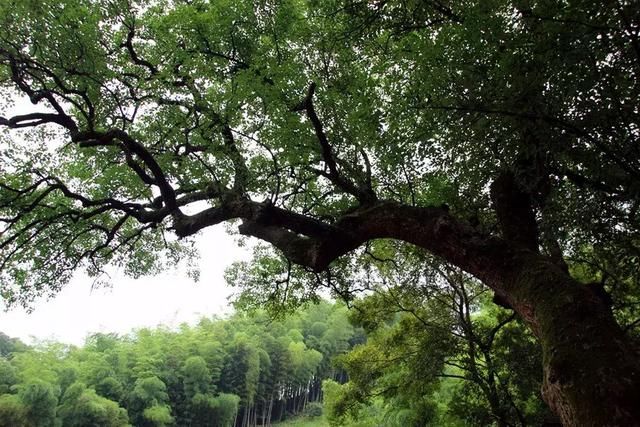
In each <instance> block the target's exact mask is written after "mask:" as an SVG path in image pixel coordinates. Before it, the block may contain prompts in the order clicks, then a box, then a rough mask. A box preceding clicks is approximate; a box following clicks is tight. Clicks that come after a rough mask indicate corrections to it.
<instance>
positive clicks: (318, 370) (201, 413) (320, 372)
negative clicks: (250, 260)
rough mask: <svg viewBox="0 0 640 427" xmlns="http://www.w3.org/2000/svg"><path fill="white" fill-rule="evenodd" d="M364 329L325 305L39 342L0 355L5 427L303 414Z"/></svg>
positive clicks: (242, 420) (114, 425)
mask: <svg viewBox="0 0 640 427" xmlns="http://www.w3.org/2000/svg"><path fill="white" fill-rule="evenodd" d="M363 339H364V338H363V335H362V333H361V332H359V331H358V330H357V329H355V328H354V327H352V326H351V325H350V323H349V322H348V320H347V317H346V309H345V307H344V306H340V305H330V304H327V303H322V304H320V305H316V306H311V307H309V308H308V309H306V310H304V311H298V312H297V313H296V314H293V315H290V316H288V317H287V318H285V319H282V320H279V321H278V320H273V319H270V318H269V317H267V316H265V315H264V314H263V313H262V314H261V313H256V314H254V315H251V316H250V315H241V314H237V315H234V316H232V317H231V318H229V319H227V320H219V319H215V318H214V319H206V318H204V319H202V320H201V321H200V323H199V324H198V325H197V326H194V327H189V326H186V325H184V326H182V327H180V329H179V330H175V331H172V330H168V329H164V328H159V329H153V330H150V329H142V330H138V331H137V332H135V333H133V334H131V335H128V336H117V335H113V334H95V335H92V336H90V337H89V338H88V339H87V341H86V343H85V345H84V346H83V347H81V348H78V347H74V346H66V345H62V344H57V343H46V342H45V343H41V344H39V345H37V346H36V347H33V348H27V347H26V346H24V345H23V346H20V347H17V348H14V349H13V351H12V352H11V353H8V354H6V355H3V356H2V357H0V426H6V427H21V426H24V427H33V426H42V427H47V426H63V427H67V426H69V427H72V426H79V427H80V426H83V427H84V426H89V425H91V426H103V427H120V426H126V425H135V426H169V425H178V426H194V427H196V426H203V427H204V426H209V427H230V426H238V427H243V426H249V425H251V426H254V425H270V424H271V422H275V421H278V420H282V419H285V418H287V417H290V416H291V415H293V414H296V413H300V412H302V411H303V409H304V408H305V407H306V406H307V404H308V403H309V402H312V401H318V400H319V399H320V398H321V380H322V379H328V378H331V379H334V380H343V379H344V374H343V372H342V371H341V370H339V369H337V368H336V367H335V366H334V365H333V364H332V359H333V357H334V356H336V355H338V354H343V353H345V352H346V351H347V350H349V349H350V348H351V347H352V346H353V345H354V344H356V343H358V342H361V341H362V340H363Z"/></svg>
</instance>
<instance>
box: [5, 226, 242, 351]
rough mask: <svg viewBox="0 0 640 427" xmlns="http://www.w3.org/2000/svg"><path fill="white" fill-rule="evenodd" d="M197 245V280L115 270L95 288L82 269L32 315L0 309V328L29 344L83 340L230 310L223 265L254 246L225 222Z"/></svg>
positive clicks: (179, 274) (178, 275) (178, 273)
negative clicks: (104, 285)
mask: <svg viewBox="0 0 640 427" xmlns="http://www.w3.org/2000/svg"><path fill="white" fill-rule="evenodd" d="M198 246H199V248H200V253H201V258H200V269H201V276H200V281H199V282H197V283H196V282H193V280H191V279H189V278H188V277H187V276H186V274H185V273H184V272H183V271H168V272H166V273H164V274H162V275H159V276H154V277H145V278H142V279H139V280H133V279H130V278H127V277H124V276H123V275H118V274H116V275H112V284H113V287H112V288H110V289H94V290H93V291H92V290H91V284H92V280H91V279H90V278H88V277H86V276H84V275H82V274H77V275H76V277H75V278H74V280H73V281H72V282H71V283H70V284H69V285H68V286H67V287H66V288H65V289H64V290H63V291H62V292H60V293H59V294H58V296H57V297H55V298H54V299H51V300H48V301H47V300H42V301H38V302H37V303H36V305H35V311H33V312H32V313H30V314H29V313H26V312H25V311H24V310H23V309H20V308H16V309H14V310H12V311H9V312H2V311H0V331H1V332H4V333H5V334H7V335H9V336H12V337H18V338H20V339H22V340H23V341H25V342H26V343H31V342H33V339H32V338H31V337H35V338H37V339H55V340H57V341H61V342H65V343H69V344H77V345H80V344H82V343H83V342H84V338H85V337H86V336H87V334H90V333H93V332H117V333H127V332H130V331H131V330H132V329H134V328H140V327H144V326H151V327H153V326H156V325H159V324H163V325H169V326H177V325H179V324H180V323H182V322H190V323H192V322H195V321H197V320H198V319H199V318H200V317H202V316H210V315H212V314H223V313H226V312H229V311H230V309H229V307H228V304H227V297H228V296H229V295H230V294H231V292H232V291H233V290H232V289H231V288H229V287H227V285H226V283H225V281H224V270H225V268H226V267H228V266H229V265H231V263H232V262H233V261H237V260H241V259H248V258H249V255H250V254H249V250H248V249H247V248H240V247H238V245H237V244H236V243H235V241H234V238H233V237H231V236H229V235H227V234H226V233H225V231H224V227H223V226H216V227H210V228H208V229H207V230H205V231H204V233H203V234H202V235H200V236H199V237H198Z"/></svg>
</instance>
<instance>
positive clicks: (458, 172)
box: [0, 0, 640, 426]
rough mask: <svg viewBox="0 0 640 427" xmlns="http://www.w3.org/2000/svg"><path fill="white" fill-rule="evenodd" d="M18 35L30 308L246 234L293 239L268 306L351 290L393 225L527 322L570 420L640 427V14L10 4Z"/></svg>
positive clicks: (272, 277) (410, 6) (11, 247)
mask: <svg viewBox="0 0 640 427" xmlns="http://www.w3.org/2000/svg"><path fill="white" fill-rule="evenodd" d="M0 29H1V30H0V85H1V87H2V89H3V96H4V101H3V102H2V109H3V111H2V113H1V115H0V126H1V127H2V128H3V129H7V132H6V133H3V134H2V135H1V136H0V138H2V139H1V140H0V150H1V152H0V172H1V174H2V176H1V179H0V295H1V296H2V298H3V300H4V301H5V302H6V303H7V304H24V305H29V304H30V303H31V302H32V301H33V299H34V298H35V297H37V296H39V295H42V294H53V293H55V292H57V291H58V290H59V289H60V288H61V287H62V286H64V284H65V283H67V282H68V280H69V278H70V277H71V275H72V273H73V272H74V271H75V270H77V269H85V270H87V271H88V272H89V273H90V274H92V275H95V276H98V277H101V274H102V273H103V272H104V271H105V269H106V268H108V265H118V266H121V267H123V269H124V270H125V271H126V272H127V273H129V274H131V275H133V276H138V275H141V274H152V273H157V272H158V271H160V270H162V269H163V268H166V267H167V266H169V265H173V264H175V263H177V262H180V261H184V260H185V259H186V260H188V259H189V258H190V257H192V256H193V255H194V253H193V248H192V246H191V245H190V242H191V241H190V240H189V237H190V236H193V235H195V234H196V233H197V232H198V231H199V230H202V229H204V228H206V227H209V226H212V225H215V224H219V223H222V222H236V223H237V224H239V227H238V230H239V232H240V233H241V234H243V235H247V236H252V237H254V238H258V239H261V240H262V241H265V242H267V243H269V244H270V246H268V247H262V246H258V249H257V254H256V260H255V262H254V263H252V264H250V265H245V266H239V267H238V268H237V269H236V270H235V272H234V273H233V274H231V275H230V279H231V280H232V281H235V282H237V283H240V284H242V285H243V286H246V289H247V293H246V294H245V301H247V302H249V303H251V302H252V301H253V302H255V301H259V302H260V303H262V304H266V305H271V306H275V305H279V304H281V302H282V301H283V300H284V301H288V302H290V303H292V304H296V303H298V302H299V301H302V300H315V299H317V298H318V294H319V293H321V290H320V289H321V288H322V287H329V288H331V289H332V290H333V291H334V292H335V293H336V294H338V295H343V296H346V297H349V295H350V294H351V293H353V292H354V291H356V290H357V289H359V288H360V287H361V284H362V283H363V282H364V281H366V279H367V273H368V271H367V270H366V268H365V269H363V268H362V267H366V265H365V264H366V262H365V261H366V260H367V259H368V258H369V257H371V256H373V257H378V258H379V252H380V250H379V249H376V250H373V251H372V250H370V249H371V247H372V246H373V247H375V246H377V242H378V241H379V239H383V238H389V239H394V240H395V241H396V242H404V243H410V244H413V245H415V246H417V247H418V248H420V250H421V251H422V252H427V253H430V254H432V255H434V256H436V257H438V258H439V259H442V260H445V261H446V262H447V263H448V265H449V267H452V266H455V267H456V268H459V269H462V270H463V271H465V272H466V273H467V274H470V275H472V276H474V277H476V278H477V279H479V280H480V281H481V282H482V283H483V284H484V285H486V286H488V287H489V288H491V289H492V290H493V291H494V292H495V294H496V301H497V302H500V303H501V304H502V305H506V306H509V307H511V308H512V309H513V310H514V311H515V312H516V313H517V314H518V315H519V316H520V318H521V319H522V321H523V322H524V323H525V324H526V326H527V327H528V328H529V329H530V331H531V332H532V333H533V334H535V335H536V337H537V338H538V339H539V343H540V345H541V349H542V355H543V356H542V363H543V383H542V384H543V394H544V398H545V400H546V401H547V402H548V403H549V405H550V406H551V407H552V409H553V411H554V412H555V413H556V414H558V415H559V416H560V417H561V418H562V420H563V422H565V423H566V424H568V425H575V426H582V425H587V424H589V423H595V424H600V425H605V424H619V425H632V424H634V423H638V422H639V421H637V420H640V407H639V406H638V405H637V402H638V401H639V400H640V362H639V360H638V356H637V351H636V346H635V343H634V342H633V339H634V336H635V335H637V332H636V331H637V329H638V326H640V322H639V321H638V317H639V314H640V313H639V312H638V307H640V304H638V301H639V295H640V290H639V286H638V280H639V276H638V274H639V273H638V271H640V270H639V269H638V268H637V264H638V259H639V254H640V249H639V243H638V242H640V209H639V208H640V197H639V195H640V184H639V182H640V172H639V170H640V150H639V148H638V147H639V144H638V142H639V137H640V110H639V109H638V103H637V99H638V96H639V95H640V83H639V82H640V80H639V76H640V73H639V71H640V41H639V39H640V36H639V34H640V8H638V7H637V4H636V2H634V1H632V0H610V1H607V2H604V3H603V2H602V1H596V0H447V1H440V0H429V1H417V0H375V1H368V0H327V1H317V0H278V1H275V0H238V1H237V0H216V1H206V0H192V1H191V0H189V1H186V0H156V1H150V2H149V1H131V0H62V1H50V0H42V1H19V2H16V1H13V0H0ZM16 99H21V100H22V101H24V102H21V103H20V104H19V105H17V106H16V108H13V106H12V104H13V102H14V101H15V100H16ZM27 100H28V101H29V102H30V103H31V104H32V105H27V104H28V102H27ZM25 110H26V111H25ZM176 237H177V238H176ZM398 248H402V245H388V246H387V248H386V249H385V250H384V251H383V253H384V255H385V256H384V258H385V259H397V258H401V257H402V256H403V255H402V250H403V249H398ZM374 249H375V248H374ZM363 260H364V261H363ZM187 262H188V261H187ZM584 279H586V280H588V281H589V282H590V284H589V285H588V286H585V283H582V280H584ZM612 308H613V311H612ZM585 346H586V347H587V348H588V349H589V351H588V352H587V353H586V356H585V352H583V351H582V349H583V348H584V347H585ZM233 352H235V353H237V355H238V357H240V356H242V357H241V360H245V361H246V368H247V369H248V371H247V374H248V375H250V376H251V377H252V378H254V377H256V376H257V377H259V373H258V372H257V371H256V370H255V369H251V367H253V366H255V364H256V363H257V362H256V361H259V360H261V357H263V356H261V353H259V352H258V353H254V352H252V351H250V350H248V349H247V345H246V344H245V343H243V342H242V341H241V340H240V341H239V342H238V343H237V345H236V346H235V347H234V348H233ZM243 358H244V359H243ZM200 368H201V366H200V367H199V365H198V362H196V361H193V362H190V368H189V370H190V371H191V369H193V371H194V372H197V371H198V370H201V369H200ZM227 375H231V374H227ZM623 378H628V379H625V380H623ZM228 380H229V381H231V382H233V381H235V380H234V378H233V376H231V377H229V378H228ZM190 387H191V386H190ZM192 387H193V390H199V386H198V385H197V384H193V385H192ZM134 389H135V390H137V391H136V393H135V394H136V395H138V398H136V399H137V400H135V402H136V403H135V405H138V415H136V417H142V418H145V417H147V418H149V419H155V420H159V421H158V422H161V420H164V421H167V420H168V419H169V415H168V412H167V410H166V409H164V408H165V407H166V405H165V404H164V403H163V396H164V395H163V392H162V389H161V387H159V386H158V384H154V383H153V382H141V383H140V384H137V385H136V387H134ZM24 390H25V391H24V393H26V394H25V395H24V397H25V398H27V396H40V395H42V396H45V395H46V396H48V394H47V393H46V392H45V391H44V389H42V387H40V386H35V385H34V386H33V387H31V388H25V389H24ZM154 390H155V391H154ZM76 391H77V393H78V401H86V400H87V399H88V400H92V399H94V398H93V397H92V395H91V394H90V392H87V393H84V392H82V391H81V390H76ZM256 393H259V392H258V391H257V390H253V389H246V390H244V391H243V393H241V394H240V397H241V399H243V401H244V402H245V403H246V404H247V405H249V406H248V407H251V405H252V404H253V403H254V402H253V399H254V397H255V395H256ZM200 394H202V393H200ZM200 394H198V393H196V394H195V395H194V396H196V395H197V396H199V395H200ZM205 394H206V393H205ZM145 396H146V397H145ZM194 398H195V397H194ZM12 399H13V398H12ZM196 400H197V402H198V404H197V406H198V407H202V408H205V407H210V406H212V405H213V403H211V401H210V400H209V399H207V398H198V399H196ZM12 401H13V400H12ZM210 403H211V404H210ZM148 405H151V406H148ZM213 406H215V405H213ZM140 411H141V412H140ZM140 413H141V415H140ZM145 414H146V415H145ZM246 417H248V418H251V415H250V414H249V411H247V412H246Z"/></svg>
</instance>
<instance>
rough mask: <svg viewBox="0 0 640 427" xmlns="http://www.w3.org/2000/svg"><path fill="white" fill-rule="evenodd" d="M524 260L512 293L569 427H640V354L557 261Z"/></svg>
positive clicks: (548, 393)
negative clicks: (534, 337)
mask: <svg viewBox="0 0 640 427" xmlns="http://www.w3.org/2000/svg"><path fill="white" fill-rule="evenodd" d="M518 258H519V259H517V261H518V262H517V263H515V264H514V265H516V266H518V267H517V268H515V269H514V271H513V272H512V274H511V275H510V277H509V275H508V274H507V275H506V277H507V278H508V280H506V281H505V285H506V287H507V289H506V290H507V293H508V300H509V302H510V304H511V305H512V306H513V307H514V309H515V310H516V311H517V312H518V313H519V314H520V315H522V316H523V318H525V320H526V322H527V323H528V324H529V326H530V327H531V329H532V330H533V331H534V333H535V334H536V335H537V337H538V338H539V340H540V343H541V345H542V350H543V370H544V382H543V390H542V394H543V397H544V399H545V401H546V402H547V403H548V404H549V406H550V407H551V409H552V410H553V411H554V412H555V413H556V414H557V415H558V416H559V417H560V419H561V420H562V422H563V424H564V425H565V426H640V364H639V363H638V362H639V360H640V359H639V357H638V351H637V348H635V347H634V346H633V344H632V343H631V342H630V340H629V339H628V337H626V336H625V334H624V333H623V331H622V330H621V329H620V327H619V326H618V325H617V323H616V322H615V320H614V318H613V315H612V313H611V310H610V308H609V306H608V305H607V304H606V302H605V301H603V300H602V299H601V298H600V297H599V296H598V295H597V294H596V293H594V292H593V291H592V290H591V289H590V288H589V287H587V286H584V285H582V284H580V283H578V282H576V281H575V280H573V279H572V278H571V277H570V276H569V275H568V274H566V273H565V272H564V271H563V270H562V269H560V268H559V267H557V266H556V265H555V264H554V263H553V262H552V261H551V260H548V259H546V258H545V257H543V256H541V255H538V254H535V253H531V252H528V251H523V253H521V254H520V255H519V257H518Z"/></svg>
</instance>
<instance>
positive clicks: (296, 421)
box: [273, 417, 329, 427]
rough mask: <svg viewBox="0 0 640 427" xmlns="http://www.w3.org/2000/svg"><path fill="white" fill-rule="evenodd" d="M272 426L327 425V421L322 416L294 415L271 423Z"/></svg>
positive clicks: (305, 426)
mask: <svg viewBox="0 0 640 427" xmlns="http://www.w3.org/2000/svg"><path fill="white" fill-rule="evenodd" d="M273 427H329V423H328V422H327V420H325V418H324V417H313V418H308V417H296V418H291V419H290V420H286V421H283V422H281V423H276V424H273Z"/></svg>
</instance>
